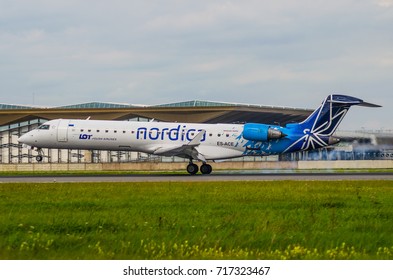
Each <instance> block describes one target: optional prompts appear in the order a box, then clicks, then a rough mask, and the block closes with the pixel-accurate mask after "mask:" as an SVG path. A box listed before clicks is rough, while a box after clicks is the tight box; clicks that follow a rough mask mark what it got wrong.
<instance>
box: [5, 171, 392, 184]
mask: <svg viewBox="0 0 393 280" xmlns="http://www.w3.org/2000/svg"><path fill="white" fill-rule="evenodd" d="M277 180H297V181H303V180H304V181H341V180H393V173H389V172H386V173H385V172H384V173H380V172H379V173H363V172H346V173H252V172H250V173H248V172H244V173H215V174H210V175H194V176H191V175H188V174H166V175H158V174H152V175H94V176H89V175H80V176H7V177H0V183H16V182H23V183H50V182H59V183H60V182H214V181H277Z"/></svg>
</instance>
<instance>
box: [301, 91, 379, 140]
mask: <svg viewBox="0 0 393 280" xmlns="http://www.w3.org/2000/svg"><path fill="white" fill-rule="evenodd" d="M354 105H361V106H367V107H380V106H379V105H375V104H371V103H366V102H363V100H361V99H359V98H356V97H352V96H347V95H340V94H332V95H329V96H328V97H326V98H325V100H324V101H323V102H322V104H321V106H320V107H319V108H318V109H316V110H315V111H314V112H313V113H312V114H311V115H310V116H309V117H308V118H307V119H306V120H305V121H303V122H302V123H300V125H301V127H302V128H303V129H306V128H308V129H310V132H311V133H317V134H318V135H321V136H330V135H332V134H333V133H334V132H335V131H336V129H337V127H338V125H339V124H340V123H341V121H342V120H343V118H344V117H345V115H346V113H347V112H348V110H349V108H350V107H351V106H354Z"/></svg>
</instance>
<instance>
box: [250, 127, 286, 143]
mask: <svg viewBox="0 0 393 280" xmlns="http://www.w3.org/2000/svg"><path fill="white" fill-rule="evenodd" d="M285 136H286V134H285V133H283V132H282V131H280V130H278V129H277V128H272V127H271V126H269V125H266V124H258V123H247V124H245V125H244V130H243V138H244V139H246V140H250V141H258V142H264V141H268V140H272V139H280V138H282V137H285Z"/></svg>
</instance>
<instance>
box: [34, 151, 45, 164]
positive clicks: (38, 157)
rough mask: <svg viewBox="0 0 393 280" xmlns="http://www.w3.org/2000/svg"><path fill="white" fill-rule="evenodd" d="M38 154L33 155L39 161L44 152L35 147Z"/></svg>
mask: <svg viewBox="0 0 393 280" xmlns="http://www.w3.org/2000/svg"><path fill="white" fill-rule="evenodd" d="M37 152H38V155H37V156H36V157H35V159H36V161H38V162H41V161H42V160H43V159H44V152H43V151H42V149H41V148H37Z"/></svg>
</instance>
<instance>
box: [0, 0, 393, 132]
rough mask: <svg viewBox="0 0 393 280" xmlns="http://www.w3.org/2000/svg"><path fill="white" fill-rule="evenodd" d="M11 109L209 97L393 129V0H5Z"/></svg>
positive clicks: (4, 64)
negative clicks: (340, 106) (313, 111)
mask: <svg viewBox="0 0 393 280" xmlns="http://www.w3.org/2000/svg"><path fill="white" fill-rule="evenodd" d="M0 7H1V9H0V103H6V104H22V105H41V106H59V105H69V104H78V103H85V102H91V101H98V102H118V103H131V104H147V105H153V104H163V103H172V102H180V101H188V100H209V101H222V102H236V103H249V104H261V105H274V106H289V107H299V108H316V107H318V106H319V105H320V103H321V102H322V100H323V99H324V98H325V97H326V96H327V95H329V94H332V93H341V94H347V95H351V96H355V97H359V98H361V99H364V100H365V101H368V102H371V103H377V104H380V105H383V108H379V109H375V108H363V107H355V108H351V110H350V111H349V113H348V115H347V117H346V118H345V119H344V121H343V124H342V128H343V129H350V130H361V129H372V130H379V129H382V130H393V122H392V120H393V108H392V107H393V0H339V1H338V0H332V1H322V0H297V1H289V0H287V1H283V0H277V1H268V0H242V1H240V0H238V1H230V0H228V1H224V0H198V1H195V0H193V1H189V0H140V1H136V0H111V1H109V0H107V1H102V0H82V1H81V0H57V1H52V0H26V1H21V0H0Z"/></svg>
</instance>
